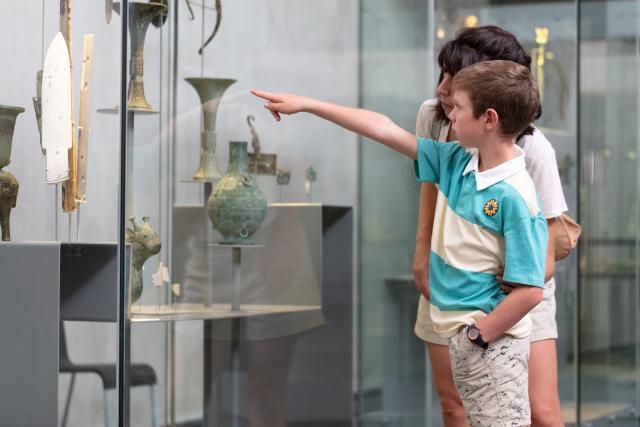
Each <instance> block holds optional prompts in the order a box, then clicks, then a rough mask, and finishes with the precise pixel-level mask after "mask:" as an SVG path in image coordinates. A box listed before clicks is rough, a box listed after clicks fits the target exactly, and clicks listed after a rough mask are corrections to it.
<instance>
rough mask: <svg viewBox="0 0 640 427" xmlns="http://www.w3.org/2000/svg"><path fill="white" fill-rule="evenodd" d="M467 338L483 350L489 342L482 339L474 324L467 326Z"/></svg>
mask: <svg viewBox="0 0 640 427" xmlns="http://www.w3.org/2000/svg"><path fill="white" fill-rule="evenodd" d="M467 338H469V341H471V342H472V343H474V344H476V345H477V346H479V347H482V348H483V349H485V350H486V349H487V348H488V347H489V343H488V342H485V340H483V339H482V335H481V334H480V329H478V327H477V326H476V325H470V326H468V327H467Z"/></svg>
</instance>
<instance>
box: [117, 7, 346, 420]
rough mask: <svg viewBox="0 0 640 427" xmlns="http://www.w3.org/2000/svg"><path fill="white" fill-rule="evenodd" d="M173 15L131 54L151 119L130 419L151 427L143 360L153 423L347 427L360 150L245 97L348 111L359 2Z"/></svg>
mask: <svg viewBox="0 0 640 427" xmlns="http://www.w3.org/2000/svg"><path fill="white" fill-rule="evenodd" d="M135 4H136V6H135V7H137V8H142V9H149V8H151V7H155V8H156V9H161V7H160V6H157V5H156V6H149V4H146V3H135ZM169 6H170V10H169V15H168V19H167V21H166V22H165V23H164V25H162V26H161V27H160V28H156V27H155V26H153V25H151V26H148V27H147V28H146V29H147V32H146V39H145V42H144V57H143V59H144V88H145V91H144V99H146V101H147V102H148V104H150V105H151V107H152V108H153V109H155V110H158V111H157V112H156V113H155V114H150V112H149V111H148V108H146V107H144V106H143V107H140V106H135V108H134V106H130V108H129V114H128V129H127V133H128V134H127V154H128V164H127V186H126V187H127V200H126V210H127V216H129V215H133V216H135V223H134V222H133V221H129V224H128V225H129V229H130V230H131V231H128V236H129V237H128V239H129V240H130V241H131V243H132V244H131V249H132V262H131V272H130V279H129V282H128V287H129V292H130V296H131V301H130V302H131V305H130V307H129V309H130V311H129V320H130V322H131V323H130V328H131V337H130V342H131V346H130V349H131V350H130V355H131V361H133V362H134V364H133V365H131V366H130V367H128V375H129V378H130V380H131V386H132V387H131V391H130V398H127V401H130V408H131V410H130V414H126V415H127V416H126V420H127V422H129V423H130V424H131V425H145V423H146V424H148V423H149V417H150V411H149V392H148V390H146V389H145V388H144V387H133V386H134V385H135V378H136V369H139V368H136V365H135V364H136V363H144V364H146V365H148V366H150V367H151V368H152V369H153V371H154V372H155V375H156V378H157V381H156V385H157V386H156V390H155V392H152V393H154V394H152V396H154V398H155V400H154V401H152V402H155V408H156V409H155V411H156V412H155V414H156V415H157V416H158V419H160V420H161V421H162V424H167V425H172V424H173V423H176V424H181V423H197V424H198V425H202V424H204V425H207V426H209V425H223V426H240V425H247V424H248V425H264V426H274V427H277V426H284V425H285V423H287V425H294V424H295V425H305V424H306V425H314V426H320V425H323V424H324V423H335V425H344V426H346V425H350V423H351V417H352V413H353V409H352V406H353V405H352V393H353V373H352V361H353V355H352V354H353V349H352V342H353V339H352V318H353V312H352V307H353V305H352V282H353V279H352V272H353V232H354V231H353V230H354V225H353V206H354V205H355V202H356V194H357V163H356V160H357V157H356V156H357V144H356V142H357V138H356V137H355V136H354V135H352V134H349V133H347V132H345V131H344V130H342V129H340V128H338V127H335V126H332V125H330V124H328V123H326V122H323V121H321V120H318V119H315V118H309V117H305V116H304V115H298V116H295V117H291V118H289V117H285V118H284V120H283V122H282V123H276V122H275V121H274V120H273V117H272V116H271V115H270V114H268V112H267V111H265V110H264V109H263V101H261V100H259V99H257V98H255V97H254V96H252V95H251V94H250V93H249V89H250V88H252V87H258V88H261V89H263V90H286V91H297V92H301V93H304V94H309V95H312V96H318V97H322V98H323V99H326V100H328V101H333V102H338V103H342V104H347V105H356V104H357V100H358V85H357V57H356V53H357V47H358V38H357V36H358V33H357V28H358V27H357V22H358V9H357V4H355V3H353V2H351V3H348V4H344V2H338V1H334V2H328V3H327V2H322V3H318V2H297V1H286V2H280V3H277V4H275V3H274V4H266V3H265V2H261V1H253V2H251V3H249V4H247V3H238V2H232V1H226V0H223V1H222V2H220V1H216V2H214V1H205V2H202V1H189V2H187V1H175V2H169ZM139 26H140V27H141V28H142V24H139ZM209 39H211V40H210V41H209ZM131 64H133V65H134V66H135V67H138V65H139V60H136V61H132V62H131ZM138 101H141V99H138ZM131 102H133V100H131ZM141 103H142V102H139V104H141ZM145 217H149V220H148V221H146V220H145V219H144V218H145ZM141 283H142V286H141V287H140V284H141ZM140 291H141V293H140ZM332 425H333V424H332Z"/></svg>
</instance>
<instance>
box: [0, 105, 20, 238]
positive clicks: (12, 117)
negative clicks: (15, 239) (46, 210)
mask: <svg viewBox="0 0 640 427" xmlns="http://www.w3.org/2000/svg"><path fill="white" fill-rule="evenodd" d="M23 112H24V108H22V107H11V106H7V105H0V226H1V227H2V240H4V241H9V240H11V209H13V208H15V207H16V201H17V199H18V189H19V187H20V185H19V184H18V180H17V179H16V177H15V176H13V174H12V173H11V172H7V171H4V170H2V169H3V168H4V167H5V166H7V165H9V163H11V145H12V144H13V131H14V129H15V126H16V119H17V117H18V115H19V114H20V113H23Z"/></svg>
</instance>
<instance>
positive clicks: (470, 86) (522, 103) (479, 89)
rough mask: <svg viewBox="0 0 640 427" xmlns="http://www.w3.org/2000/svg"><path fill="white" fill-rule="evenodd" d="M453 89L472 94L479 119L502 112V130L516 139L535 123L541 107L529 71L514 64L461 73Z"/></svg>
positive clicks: (482, 65)
mask: <svg viewBox="0 0 640 427" xmlns="http://www.w3.org/2000/svg"><path fill="white" fill-rule="evenodd" d="M453 90H464V91H465V92H467V93H468V94H469V99H470V100H471V105H472V106H473V115H474V117H475V118H478V117H480V116H481V115H482V114H484V112H485V111H487V109H489V108H492V109H494V110H496V112H497V113H498V117H499V119H500V130H501V131H502V133H503V134H504V135H505V136H508V137H516V136H518V135H519V134H520V133H521V132H522V131H523V130H524V129H526V128H527V126H529V124H530V123H531V122H532V121H534V120H535V118H536V116H537V114H538V110H539V108H540V95H539V93H538V85H537V84H536V82H535V81H534V80H533V79H532V78H531V74H530V73H529V70H528V69H527V68H526V67H524V66H522V65H520V64H516V63H515V62H512V61H501V60H498V61H484V62H478V63H475V64H473V65H470V66H468V67H465V68H463V69H462V70H460V71H459V72H458V73H457V74H456V75H455V77H454V78H453Z"/></svg>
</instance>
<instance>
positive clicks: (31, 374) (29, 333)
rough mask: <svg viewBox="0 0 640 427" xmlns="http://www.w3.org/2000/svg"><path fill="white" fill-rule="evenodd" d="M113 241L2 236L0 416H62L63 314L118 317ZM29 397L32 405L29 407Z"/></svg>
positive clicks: (33, 420) (38, 421) (11, 421)
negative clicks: (60, 360)
mask: <svg viewBox="0 0 640 427" xmlns="http://www.w3.org/2000/svg"><path fill="white" fill-rule="evenodd" d="M117 248H118V245H117V244H116V243H104V244H99V243H59V242H32V243H17V242H2V243H0V272H2V280H1V283H2V298H0V311H1V312H2V313H3V315H4V318H5V319H6V320H7V321H4V322H0V336H2V337H5V344H6V345H4V346H3V348H2V351H0V378H2V381H3V383H4V384H7V385H8V386H6V387H0V424H1V425H3V426H4V425H7V426H12V427H21V426H25V427H26V426H54V425H57V423H58V369H59V366H58V365H59V363H58V357H59V326H58V325H59V322H60V321H61V320H81V321H97V322H104V321H108V322H115V321H116V315H117V307H118V301H117V285H118V269H117ZM25 402H28V403H29V405H28V406H29V410H28V411H25Z"/></svg>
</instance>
